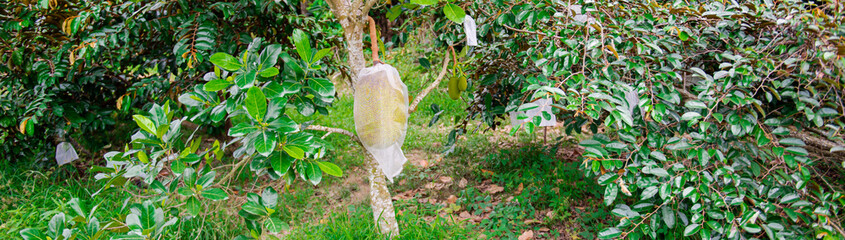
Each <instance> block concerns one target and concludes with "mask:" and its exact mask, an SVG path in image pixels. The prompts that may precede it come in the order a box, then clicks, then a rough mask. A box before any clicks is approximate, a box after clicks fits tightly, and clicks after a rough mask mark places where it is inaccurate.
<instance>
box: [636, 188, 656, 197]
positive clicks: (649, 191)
mask: <svg viewBox="0 0 845 240" xmlns="http://www.w3.org/2000/svg"><path fill="white" fill-rule="evenodd" d="M657 191H658V189H657V186H651V187H647V188H646V189H645V190H643V193H642V194H641V195H640V200H646V199H650V198H652V197H654V195H656V194H657Z"/></svg>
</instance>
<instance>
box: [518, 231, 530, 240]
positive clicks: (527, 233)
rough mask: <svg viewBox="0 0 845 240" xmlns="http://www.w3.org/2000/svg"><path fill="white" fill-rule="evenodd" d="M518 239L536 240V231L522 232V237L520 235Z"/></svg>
mask: <svg viewBox="0 0 845 240" xmlns="http://www.w3.org/2000/svg"><path fill="white" fill-rule="evenodd" d="M516 239H519V240H531V239H534V231H532V230H528V231H525V232H522V235H519V237H518V238H516Z"/></svg>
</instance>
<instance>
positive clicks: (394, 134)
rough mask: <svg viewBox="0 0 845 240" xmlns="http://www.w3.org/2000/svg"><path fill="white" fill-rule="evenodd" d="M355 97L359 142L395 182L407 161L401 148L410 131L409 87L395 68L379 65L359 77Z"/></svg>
mask: <svg viewBox="0 0 845 240" xmlns="http://www.w3.org/2000/svg"><path fill="white" fill-rule="evenodd" d="M354 97H355V105H354V107H353V112H354V118H355V131H357V132H358V138H360V139H361V142H362V143H363V144H364V147H365V148H366V149H367V151H369V152H370V153H372V154H373V156H374V157H375V159H376V161H377V162H378V164H379V168H381V170H382V171H383V172H384V175H385V176H387V179H389V180H390V181H391V182H393V178H394V177H396V176H397V175H399V173H400V172H401V171H402V165H404V164H405V162H406V161H407V159H406V158H405V154H404V153H403V152H402V144H403V143H404V142H405V133H406V131H407V129H408V87H407V86H405V84H404V83H402V80H401V79H400V78H399V71H397V70H396V68H393V67H392V66H390V65H388V64H381V63H378V64H375V66H372V67H368V68H364V69H363V70H361V72H360V73H358V84H357V85H356V87H355V96H354Z"/></svg>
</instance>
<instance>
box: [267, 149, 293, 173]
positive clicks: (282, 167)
mask: <svg viewBox="0 0 845 240" xmlns="http://www.w3.org/2000/svg"><path fill="white" fill-rule="evenodd" d="M269 160H270V167H272V168H273V170H275V171H276V172H278V173H279V174H280V175H281V174H285V173H287V172H288V169H290V166H291V164H293V161H294V159H293V157H291V156H290V155H288V154H284V153H282V152H279V151H274V152H273V154H272V155H270V158H269Z"/></svg>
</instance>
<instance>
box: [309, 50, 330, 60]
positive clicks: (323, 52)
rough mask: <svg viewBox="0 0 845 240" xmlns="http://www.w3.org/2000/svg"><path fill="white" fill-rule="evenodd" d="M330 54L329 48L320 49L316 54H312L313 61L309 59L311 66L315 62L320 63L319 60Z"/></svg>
mask: <svg viewBox="0 0 845 240" xmlns="http://www.w3.org/2000/svg"><path fill="white" fill-rule="evenodd" d="M331 52H332V49H331V48H324V49H320V51H317V53H315V54H314V59H311V64H314V63H315V62H317V61H320V59H323V58H324V57H326V56H327V55H329V53H331Z"/></svg>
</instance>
